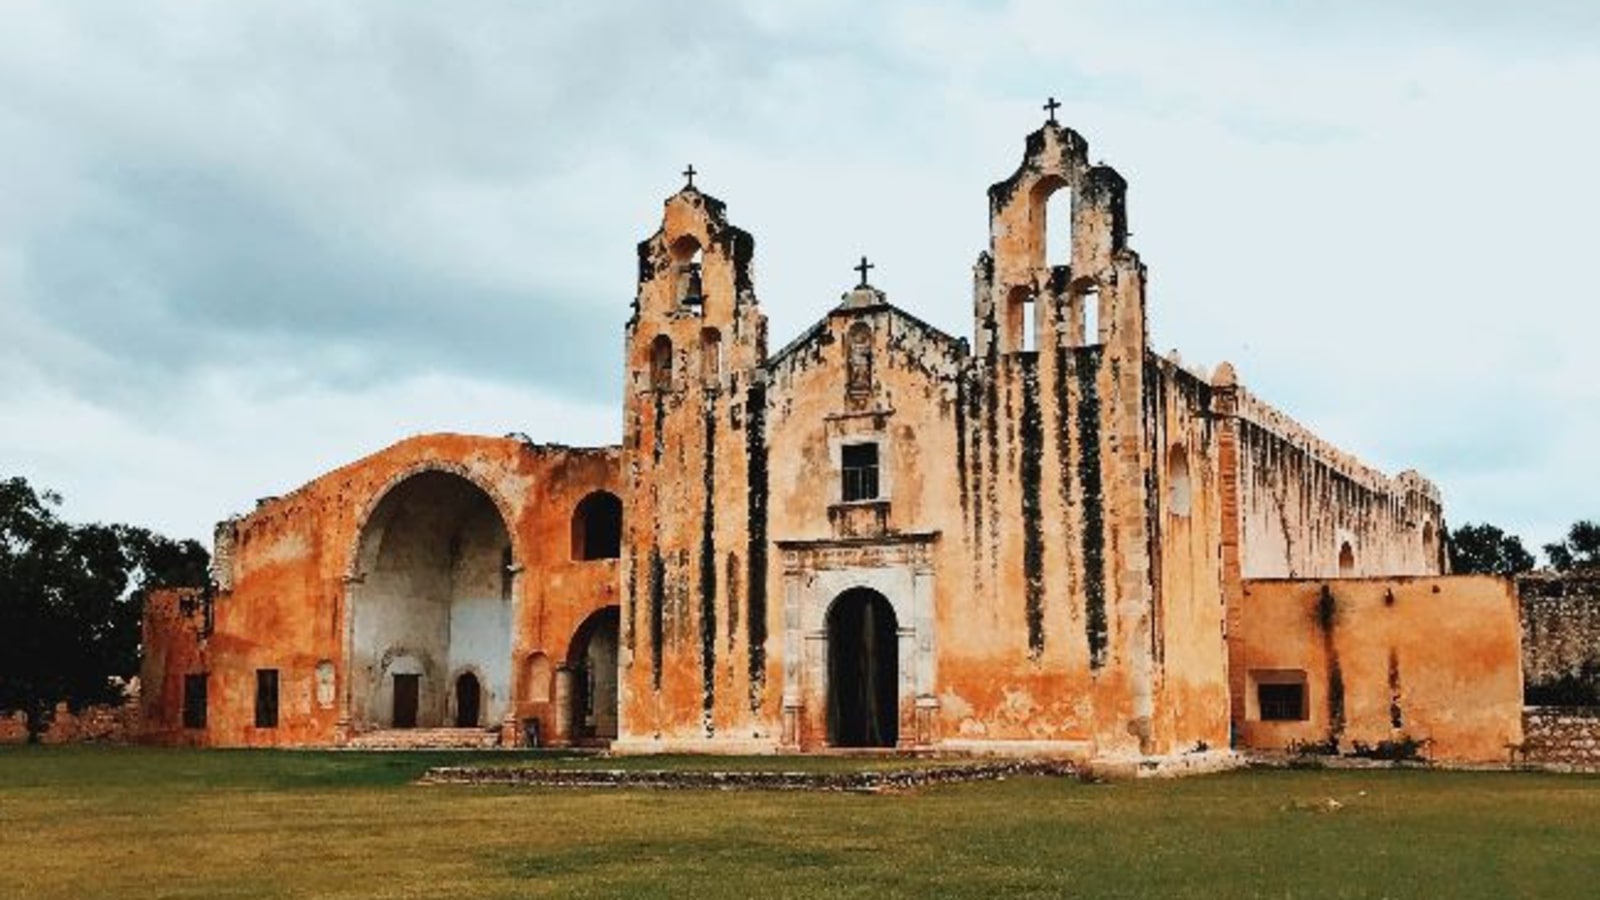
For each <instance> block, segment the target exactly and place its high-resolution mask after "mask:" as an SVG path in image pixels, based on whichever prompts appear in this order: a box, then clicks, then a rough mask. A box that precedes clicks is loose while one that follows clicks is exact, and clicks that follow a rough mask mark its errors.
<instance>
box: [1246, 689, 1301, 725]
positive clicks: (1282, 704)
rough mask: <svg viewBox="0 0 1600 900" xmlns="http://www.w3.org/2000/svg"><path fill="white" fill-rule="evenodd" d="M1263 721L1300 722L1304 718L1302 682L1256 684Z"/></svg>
mask: <svg viewBox="0 0 1600 900" xmlns="http://www.w3.org/2000/svg"><path fill="white" fill-rule="evenodd" d="M1256 690H1257V692H1258V693H1257V694H1256V697H1257V699H1258V700H1259V701H1260V704H1261V721H1263V722H1301V721H1304V720H1305V718H1306V686H1305V685H1304V684H1261V685H1257V686H1256Z"/></svg>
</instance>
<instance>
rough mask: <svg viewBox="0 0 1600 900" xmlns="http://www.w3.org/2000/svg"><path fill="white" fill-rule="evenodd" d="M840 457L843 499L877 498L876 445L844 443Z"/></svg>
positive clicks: (846, 500) (848, 500)
mask: <svg viewBox="0 0 1600 900" xmlns="http://www.w3.org/2000/svg"><path fill="white" fill-rule="evenodd" d="M842 457H843V458H842V460H841V461H842V463H843V471H844V501H845V502H846V503H849V502H852V501H855V500H876V499H878V445H877V444H846V445H844V449H843V454H842Z"/></svg>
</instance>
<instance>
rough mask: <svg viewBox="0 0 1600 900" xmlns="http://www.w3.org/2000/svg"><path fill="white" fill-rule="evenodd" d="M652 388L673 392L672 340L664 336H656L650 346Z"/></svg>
mask: <svg viewBox="0 0 1600 900" xmlns="http://www.w3.org/2000/svg"><path fill="white" fill-rule="evenodd" d="M650 387H652V388H654V389H655V390H658V391H670V390H672V338H669V337H667V336H666V335H664V334H658V335H656V339H655V340H654V341H653V342H652V343H651V344H650Z"/></svg>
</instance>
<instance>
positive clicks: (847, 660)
mask: <svg viewBox="0 0 1600 900" xmlns="http://www.w3.org/2000/svg"><path fill="white" fill-rule="evenodd" d="M899 631H900V628H899V622H898V621H897V620H896V619H895V614H894V607H893V606H891V605H890V603H889V601H888V599H887V598H885V597H884V596H883V595H882V594H880V593H878V592H877V591H874V590H869V589H867V588H854V589H852V590H848V591H845V592H844V593H843V594H840V595H839V596H838V598H837V599H835V600H834V601H833V605H832V607H830V608H829V610H828V743H829V744H831V745H833V746H835V747H893V746H895V744H896V743H897V742H898V740H899V737H900V689H899V675H900V640H899Z"/></svg>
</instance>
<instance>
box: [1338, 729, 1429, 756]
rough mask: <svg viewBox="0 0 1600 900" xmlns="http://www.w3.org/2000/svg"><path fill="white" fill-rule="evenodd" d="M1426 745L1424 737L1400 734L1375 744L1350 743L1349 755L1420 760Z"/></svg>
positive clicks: (1426, 741)
mask: <svg viewBox="0 0 1600 900" xmlns="http://www.w3.org/2000/svg"><path fill="white" fill-rule="evenodd" d="M1427 745H1428V740H1427V739H1426V738H1423V739H1421V740H1418V739H1417V738H1414V737H1412V736H1410V735H1408V734H1402V735H1400V736H1399V737H1397V738H1394V739H1393V740H1386V741H1379V742H1377V743H1376V744H1367V743H1364V742H1362V741H1356V742H1354V743H1352V744H1351V745H1350V755H1351V756H1359V757H1361V758H1362V759H1384V760H1389V761H1390V762H1408V761H1414V762H1421V761H1423V759H1424V757H1423V755H1422V750H1423V748H1424V747H1426V746H1427Z"/></svg>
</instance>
